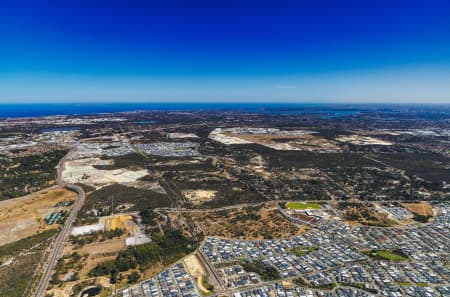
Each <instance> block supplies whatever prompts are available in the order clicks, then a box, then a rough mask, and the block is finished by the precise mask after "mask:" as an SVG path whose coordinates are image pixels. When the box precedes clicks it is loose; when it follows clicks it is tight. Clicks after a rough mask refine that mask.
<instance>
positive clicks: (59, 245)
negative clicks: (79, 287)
mask: <svg viewBox="0 0 450 297" xmlns="http://www.w3.org/2000/svg"><path fill="white" fill-rule="evenodd" d="M69 153H70V152H69ZM69 153H68V154H67V155H65V156H64V158H62V159H61V161H59V164H58V175H57V181H58V185H59V186H61V187H65V188H68V189H70V190H72V191H75V192H76V193H77V194H78V199H77V200H76V201H75V203H74V204H73V207H72V209H71V211H70V214H69V216H68V217H67V219H66V222H65V223H64V226H63V228H62V230H61V232H60V233H59V234H58V237H57V238H56V240H55V242H54V245H53V248H52V250H51V252H50V257H49V260H48V264H47V267H45V270H44V273H43V275H42V277H41V280H40V282H39V285H38V288H37V290H36V295H35V296H36V297H43V296H45V291H46V289H47V286H48V283H49V281H50V277H51V275H52V272H53V269H54V267H55V265H56V261H57V260H58V258H59V256H60V255H61V252H62V249H63V247H64V242H65V240H66V239H67V236H68V235H69V232H70V229H71V228H72V224H73V222H74V221H75V218H76V217H77V214H78V211H79V210H80V208H81V206H82V205H83V203H84V199H85V198H86V194H85V193H84V190H83V188H81V187H80V186H77V185H73V184H67V183H65V182H64V180H63V178H62V172H63V171H64V162H65V160H66V158H67V156H68V155H69Z"/></svg>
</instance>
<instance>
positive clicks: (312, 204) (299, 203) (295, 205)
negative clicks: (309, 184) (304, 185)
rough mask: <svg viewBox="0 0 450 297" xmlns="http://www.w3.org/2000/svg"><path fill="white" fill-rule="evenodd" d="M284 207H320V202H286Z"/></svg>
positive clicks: (302, 208)
mask: <svg viewBox="0 0 450 297" xmlns="http://www.w3.org/2000/svg"><path fill="white" fill-rule="evenodd" d="M286 207H287V208H290V209H301V210H304V209H320V204H318V203H301V202H288V203H286Z"/></svg>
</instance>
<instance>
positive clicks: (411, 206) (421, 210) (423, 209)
mask: <svg viewBox="0 0 450 297" xmlns="http://www.w3.org/2000/svg"><path fill="white" fill-rule="evenodd" d="M402 205H403V207H405V208H406V209H407V210H409V211H410V212H412V213H416V214H418V215H422V216H432V215H433V207H432V206H431V204H429V203H425V202H424V203H403V204H402Z"/></svg>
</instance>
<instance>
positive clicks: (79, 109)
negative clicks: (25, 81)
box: [0, 102, 361, 118]
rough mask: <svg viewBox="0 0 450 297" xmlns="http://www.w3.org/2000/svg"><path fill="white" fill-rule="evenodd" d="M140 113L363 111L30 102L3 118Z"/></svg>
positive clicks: (4, 111)
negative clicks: (149, 111)
mask: <svg viewBox="0 0 450 297" xmlns="http://www.w3.org/2000/svg"><path fill="white" fill-rule="evenodd" d="M138 110H140V111H142V110H153V111H155V110H160V111H170V110H173V111H175V110H179V111H189V110H191V111H193V110H240V111H246V112H255V113H267V114H301V113H315V114H323V115H324V116H326V117H339V116H347V115H352V114H356V113H359V112H360V111H361V109H358V108H354V107H353V108H350V107H348V106H344V105H342V106H340V105H336V104H333V105H330V104H314V103H298V104H297V103H172V102H171V103H46V104H43V103H38V104H32V103H26V104H0V118H21V117H42V116H52V115H89V114H99V113H115V112H130V111H138Z"/></svg>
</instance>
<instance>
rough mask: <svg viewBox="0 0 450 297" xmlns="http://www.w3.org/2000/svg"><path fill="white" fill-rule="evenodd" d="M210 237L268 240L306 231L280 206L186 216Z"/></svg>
mask: <svg viewBox="0 0 450 297" xmlns="http://www.w3.org/2000/svg"><path fill="white" fill-rule="evenodd" d="M186 217H187V219H188V220H190V221H192V222H193V223H194V224H197V226H198V227H199V229H200V230H201V231H202V232H203V234H204V235H206V236H222V237H231V238H246V239H264V238H286V237H291V236H295V235H298V234H300V233H303V232H304V231H305V228H300V227H297V226H296V225H295V224H293V223H291V222H289V221H288V220H286V219H285V218H284V217H283V216H282V215H281V214H280V213H279V211H278V209H277V208H276V207H270V208H266V207H246V208H242V209H234V210H222V211H216V212H198V213H191V214H186Z"/></svg>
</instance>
